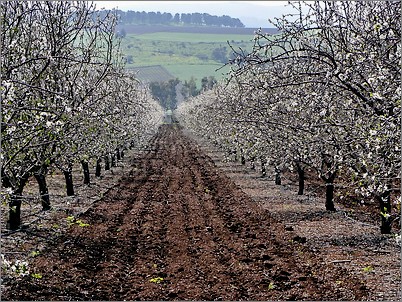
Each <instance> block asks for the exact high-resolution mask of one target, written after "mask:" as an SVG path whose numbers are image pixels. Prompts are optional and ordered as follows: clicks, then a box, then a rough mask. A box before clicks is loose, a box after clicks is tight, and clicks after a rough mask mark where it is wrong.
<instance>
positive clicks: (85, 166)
mask: <svg viewBox="0 0 402 302" xmlns="http://www.w3.org/2000/svg"><path fill="white" fill-rule="evenodd" d="M81 166H82V170H83V172H84V185H89V184H90V183H91V176H90V174H89V164H88V162H87V161H86V160H82V161H81Z"/></svg>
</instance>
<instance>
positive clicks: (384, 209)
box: [379, 186, 392, 234]
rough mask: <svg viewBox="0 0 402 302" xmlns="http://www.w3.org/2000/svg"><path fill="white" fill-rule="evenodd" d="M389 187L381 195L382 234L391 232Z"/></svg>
mask: <svg viewBox="0 0 402 302" xmlns="http://www.w3.org/2000/svg"><path fill="white" fill-rule="evenodd" d="M389 188H390V187H389V186H388V189H387V190H386V191H385V192H384V193H382V194H381V195H380V196H379V201H380V213H381V227H380V229H381V234H391V223H392V220H391V217H390V214H391V190H390V189H389Z"/></svg>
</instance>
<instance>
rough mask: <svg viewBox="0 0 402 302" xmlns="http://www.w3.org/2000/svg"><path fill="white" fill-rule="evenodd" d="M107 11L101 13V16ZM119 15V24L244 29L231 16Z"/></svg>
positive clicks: (238, 21)
mask: <svg viewBox="0 0 402 302" xmlns="http://www.w3.org/2000/svg"><path fill="white" fill-rule="evenodd" d="M106 12H107V11H101V14H104V13H106ZM116 12H117V14H118V15H119V24H121V25H128V24H168V25H170V24H178V25H179V24H180V25H199V26H218V27H222V26H224V27H241V28H242V27H244V24H243V23H242V22H241V21H240V20H239V19H238V18H232V17H230V16H226V15H224V16H215V15H210V14H207V13H182V14H179V13H176V14H175V15H172V14H171V13H161V12H145V11H142V12H139V11H131V10H129V11H127V12H125V11H122V10H116Z"/></svg>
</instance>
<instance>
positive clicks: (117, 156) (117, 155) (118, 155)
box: [116, 148, 121, 160]
mask: <svg viewBox="0 0 402 302" xmlns="http://www.w3.org/2000/svg"><path fill="white" fill-rule="evenodd" d="M116 159H117V160H121V157H120V149H119V148H116Z"/></svg>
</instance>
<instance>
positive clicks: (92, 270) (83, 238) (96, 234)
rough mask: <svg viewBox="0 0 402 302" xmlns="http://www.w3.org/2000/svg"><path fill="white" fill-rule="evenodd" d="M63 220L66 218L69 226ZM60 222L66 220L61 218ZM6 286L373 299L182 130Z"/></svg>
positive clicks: (8, 294) (148, 296)
mask: <svg viewBox="0 0 402 302" xmlns="http://www.w3.org/2000/svg"><path fill="white" fill-rule="evenodd" d="M65 216H66V215H64V218H63V219H65ZM60 219H61V218H60ZM77 219H80V220H81V221H82V222H85V223H87V224H89V226H79V225H78V224H77V223H74V224H72V225H71V226H69V227H68V228H66V231H63V232H61V233H60V234H58V236H57V237H55V239H54V240H52V241H48V242H47V243H46V246H45V248H44V250H43V252H42V253H41V254H40V255H39V256H37V257H35V258H33V259H32V263H31V264H30V265H31V269H30V270H31V272H32V273H33V272H36V273H40V274H41V275H42V278H41V279H35V278H32V277H29V276H28V277H24V278H22V279H20V280H18V282H8V283H7V284H6V285H5V286H3V292H2V300H116V301H121V300H319V301H320V300H366V299H368V297H369V289H368V287H367V286H366V283H365V280H363V279H362V278H359V277H358V275H356V274H354V273H353V272H352V271H350V270H348V269H346V268H345V267H343V266H341V265H339V264H337V263H331V262H326V261H324V259H323V258H322V257H323V256H322V255H321V254H320V253H318V252H317V249H313V248H312V247H311V245H308V244H306V238H305V237H300V236H296V235H295V233H294V232H293V231H292V230H291V229H289V228H288V229H286V228H285V224H284V222H281V221H280V220H278V217H274V216H273V215H272V214H270V212H268V209H267V207H263V206H261V204H260V203H258V202H256V201H255V200H253V199H251V197H250V196H249V195H246V194H245V193H244V192H243V191H242V190H241V189H240V187H239V186H237V185H236V184H235V183H234V181H233V180H232V179H231V178H229V177H228V176H226V175H225V173H223V172H222V170H220V169H218V167H216V165H215V163H214V161H213V160H212V159H211V158H210V157H209V156H207V155H206V154H205V153H204V152H203V151H202V150H201V149H200V146H199V145H198V144H197V143H195V141H194V140H192V139H190V138H189V137H188V136H185V135H184V134H183V132H182V131H181V130H180V129H179V127H178V126H176V125H163V126H161V128H160V130H159V132H158V134H157V135H156V137H155V139H154V140H153V141H152V144H151V147H150V149H149V151H148V152H147V153H145V154H144V155H143V156H142V157H141V158H139V159H138V160H136V161H134V165H133V167H132V170H131V172H130V173H129V174H128V175H126V176H125V177H123V178H122V179H121V181H120V182H119V183H118V184H117V185H116V186H114V187H113V188H112V189H111V190H109V191H108V192H107V193H106V194H105V196H104V197H103V198H101V199H100V200H99V201H97V202H95V203H94V204H93V205H92V206H91V207H89V208H88V209H87V210H86V211H84V212H83V213H82V214H81V215H80V216H79V217H77Z"/></svg>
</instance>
